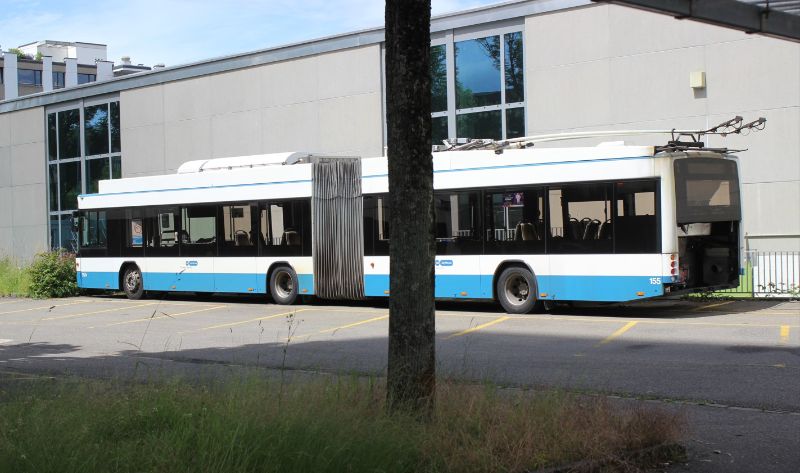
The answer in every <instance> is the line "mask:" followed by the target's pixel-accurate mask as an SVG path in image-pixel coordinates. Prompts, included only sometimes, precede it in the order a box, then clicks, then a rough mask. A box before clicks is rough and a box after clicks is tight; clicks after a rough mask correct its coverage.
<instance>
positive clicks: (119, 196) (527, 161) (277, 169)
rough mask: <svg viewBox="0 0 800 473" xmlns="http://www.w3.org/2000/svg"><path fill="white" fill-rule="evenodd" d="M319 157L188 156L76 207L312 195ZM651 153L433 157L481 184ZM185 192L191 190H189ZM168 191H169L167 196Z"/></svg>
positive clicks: (530, 151) (376, 165)
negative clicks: (496, 176) (537, 169)
mask: <svg viewBox="0 0 800 473" xmlns="http://www.w3.org/2000/svg"><path fill="white" fill-rule="evenodd" d="M318 156H323V155H315V154H311V153H297V152H295V153H275V154H267V155H255V156H246V157H236V158H220V159H212V160H199V161H190V162H188V163H185V164H184V165H182V166H181V167H180V168H179V170H178V172H176V173H174V174H165V175H157V176H145V177H130V178H123V179H113V180H104V181H100V184H99V191H100V192H99V193H98V194H86V195H81V196H79V198H78V206H79V208H81V209H84V208H106V207H132V206H138V205H153V202H158V203H159V204H163V205H169V204H172V203H191V202H194V201H195V200H194V198H195V197H196V196H198V195H199V194H198V192H199V191H201V192H203V193H205V194H208V193H209V192H210V191H212V190H214V192H213V193H214V194H216V193H217V192H219V195H217V196H215V197H214V198H210V197H208V195H205V196H204V197H203V198H201V199H200V200H199V201H201V202H211V201H219V202H225V201H236V200H238V198H237V196H241V195H242V194H241V193H238V194H237V193H231V192H223V190H224V189H231V188H234V187H239V188H246V187H253V186H269V185H280V186H281V188H282V189H285V190H286V192H287V193H286V195H285V197H286V198H294V197H302V196H310V195H311V191H310V189H311V161H313V159H314V158H315V157H318ZM653 156H655V147H653V146H625V145H620V144H617V143H614V144H608V145H601V146H592V147H564V148H540V149H537V148H525V149H506V150H503V151H502V152H501V153H496V152H495V151H492V150H476V151H442V152H438V153H434V154H433V158H432V159H433V165H434V173H435V175H438V174H449V173H454V172H455V171H465V175H466V174H467V173H466V172H467V171H472V172H470V173H469V174H470V175H471V176H474V177H475V178H476V179H475V183H474V184H471V185H473V186H476V187H480V186H481V185H485V184H481V181H480V179H479V178H477V175H478V174H481V173H482V172H488V171H489V170H495V171H496V170H502V169H504V168H508V170H509V171H510V170H513V169H514V168H520V167H526V166H527V167H530V166H544V165H550V164H552V165H559V164H581V163H587V164H588V163H598V164H599V162H606V161H621V160H630V159H639V160H642V159H648V158H652V157H653ZM291 163H296V164H291ZM387 167H388V166H387V158H386V157H378V158H364V159H362V176H363V178H364V179H365V183H366V182H367V180H368V179H370V178H381V177H382V178H384V179H383V180H384V181H385V177H386V176H387V172H388V171H387ZM576 170H577V169H576ZM571 172H574V171H571ZM437 177H438V176H437ZM448 177H450V176H448ZM366 187H367V186H366V185H365V192H369V190H368V189H366ZM187 191H193V192H189V193H187ZM165 193H169V194H168V195H169V198H167V197H168V195H167V194H165ZM175 193H181V194H183V196H182V197H181V198H180V199H178V200H175V197H176V194H175ZM145 194H151V195H148V197H147V198H146V199H144V200H146V201H148V202H147V203H145V202H143V201H142V200H141V199H142V197H143V196H144V195H145ZM152 194H161V198H156V197H155V196H154V195H152ZM190 194H191V196H190ZM239 198H240V197H239Z"/></svg>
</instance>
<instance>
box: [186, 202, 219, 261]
mask: <svg viewBox="0 0 800 473" xmlns="http://www.w3.org/2000/svg"><path fill="white" fill-rule="evenodd" d="M178 236H179V240H180V244H181V255H182V256H216V254H217V207H216V206H211V205H208V206H205V205H204V206H198V207H182V208H181V228H180V230H178Z"/></svg>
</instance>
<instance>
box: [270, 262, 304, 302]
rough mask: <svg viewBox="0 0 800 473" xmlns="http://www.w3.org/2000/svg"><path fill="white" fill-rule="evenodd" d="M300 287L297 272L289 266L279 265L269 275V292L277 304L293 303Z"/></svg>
mask: <svg viewBox="0 0 800 473" xmlns="http://www.w3.org/2000/svg"><path fill="white" fill-rule="evenodd" d="M299 289H300V284H299V281H298V280H297V273H295V272H294V270H293V269H292V268H291V267H289V266H277V267H276V268H275V269H273V270H272V273H271V274H270V277H269V293H270V295H271V296H272V300H273V301H275V303H276V304H281V305H292V304H294V303H295V302H296V301H297V293H298V291H299Z"/></svg>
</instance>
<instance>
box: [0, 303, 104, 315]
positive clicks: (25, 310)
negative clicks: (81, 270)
mask: <svg viewBox="0 0 800 473" xmlns="http://www.w3.org/2000/svg"><path fill="white" fill-rule="evenodd" d="M90 302H92V301H73V302H68V303H66V304H50V305H43V306H40V307H30V308H28V309H17V310H10V311H6V312H0V315H7V314H17V313H19V312H30V311H32V310H44V309H48V310H49V309H52V308H53V307H65V306H68V305H75V304H88V303H90Z"/></svg>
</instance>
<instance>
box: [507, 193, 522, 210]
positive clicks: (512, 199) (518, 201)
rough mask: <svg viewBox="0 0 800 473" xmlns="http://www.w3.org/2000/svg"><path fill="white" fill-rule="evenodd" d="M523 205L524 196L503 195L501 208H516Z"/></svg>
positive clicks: (520, 194) (516, 194) (517, 194)
mask: <svg viewBox="0 0 800 473" xmlns="http://www.w3.org/2000/svg"><path fill="white" fill-rule="evenodd" d="M518 205H525V196H524V194H523V193H522V192H510V193H508V194H503V207H516V206H518Z"/></svg>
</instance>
